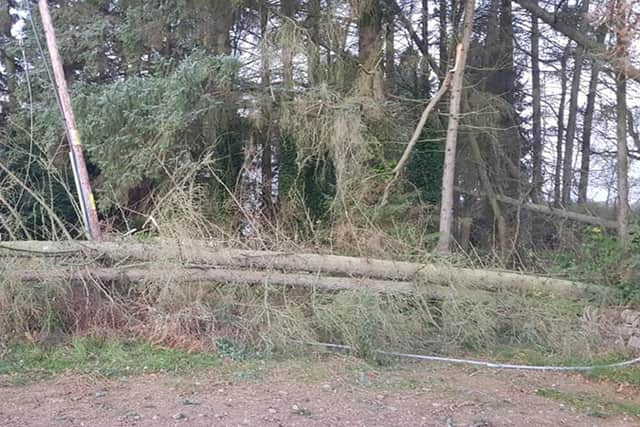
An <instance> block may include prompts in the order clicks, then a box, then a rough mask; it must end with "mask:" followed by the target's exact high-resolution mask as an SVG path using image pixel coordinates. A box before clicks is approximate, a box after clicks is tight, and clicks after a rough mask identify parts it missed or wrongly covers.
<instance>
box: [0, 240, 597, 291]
mask: <svg viewBox="0 0 640 427" xmlns="http://www.w3.org/2000/svg"><path fill="white" fill-rule="evenodd" d="M43 255H44V256H60V257H70V256H75V257H84V258H87V257H91V258H93V259H100V258H105V259H107V260H108V262H109V263H111V264H122V263H125V262H150V263H156V262H162V263H165V264H166V263H173V264H177V265H181V266H182V267H188V266H192V267H198V268H208V267H216V268H217V269H216V270H212V271H222V270H218V268H230V269H233V270H234V271H235V270H237V271H247V270H250V271H247V272H250V273H251V274H256V275H258V276H251V277H255V280H256V281H257V280H258V278H257V277H261V278H262V279H264V278H265V277H267V276H268V275H270V274H275V273H271V272H270V270H275V271H278V272H286V273H307V274H308V273H312V274H314V275H326V276H330V275H333V276H340V277H334V278H335V279H341V281H354V280H357V279H360V278H362V279H375V280H385V281H390V283H398V282H393V281H401V282H415V283H417V284H419V285H422V284H424V285H432V286H444V287H456V285H458V284H460V285H462V286H465V287H475V288H480V289H489V290H496V289H501V288H506V289H519V290H524V291H533V292H543V293H551V294H554V295H559V296H565V297H582V296H584V293H585V292H597V293H601V292H603V291H606V289H605V288H602V287H599V286H595V285H589V284H584V283H579V282H573V281H568V280H561V279H556V278H549V277H541V276H533V275H525V274H519V273H513V272H501V271H492V270H476V269H469V268H456V267H452V266H447V265H436V264H420V263H412V262H403V261H389V260H378V259H369V258H355V257H347V256H339V255H320V254H310V253H298V252H270V251H251V250H238V249H224V248H222V249H221V248H214V247H210V246H208V245H207V244H206V243H205V242H201V241H189V242H180V244H176V242H162V241H161V242H158V243H157V244H142V243H133V242H102V243H96V242H35V241H31V242H3V243H2V244H0V256H35V257H40V256H43ZM255 270H266V271H262V272H259V271H255ZM129 271H131V270H129ZM188 271H191V272H193V271H197V270H196V269H195V268H192V269H189V270H188ZM128 274H133V273H128ZM152 274H153V273H152ZM210 274H212V275H216V274H218V275H220V274H222V273H210ZM160 277H162V276H160ZM213 277H214V276H212V278H213ZM313 277H316V276H313ZM238 280H240V279H238ZM401 286H402V285H400V287H401Z"/></svg>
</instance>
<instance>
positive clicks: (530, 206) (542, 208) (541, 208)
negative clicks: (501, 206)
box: [456, 187, 618, 229]
mask: <svg viewBox="0 0 640 427" xmlns="http://www.w3.org/2000/svg"><path fill="white" fill-rule="evenodd" d="M456 191H458V192H460V193H463V194H469V195H471V196H476V197H488V196H487V195H486V194H483V193H480V194H479V193H478V192H476V191H468V190H464V189H462V188H458V187H456ZM495 197H496V199H497V200H498V201H500V202H502V203H507V204H509V205H515V206H519V207H521V208H523V209H527V210H529V211H532V212H538V213H542V214H546V215H552V216H556V217H559V218H564V219H570V220H572V221H577V222H582V223H584V224H591V225H598V226H600V227H604V228H614V229H615V228H617V227H618V223H617V222H616V221H612V220H609V219H605V218H600V217H598V216H591V215H586V214H581V213H578V212H572V211H569V210H566V209H557V208H552V207H550V206H546V205H540V204H537V203H530V202H521V201H520V200H517V199H514V198H511V197H507V196H503V195H501V194H496V195H495Z"/></svg>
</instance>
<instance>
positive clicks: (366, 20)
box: [357, 0, 384, 100]
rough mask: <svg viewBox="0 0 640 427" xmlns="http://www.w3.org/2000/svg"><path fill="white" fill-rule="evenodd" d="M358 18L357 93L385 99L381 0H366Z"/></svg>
mask: <svg viewBox="0 0 640 427" xmlns="http://www.w3.org/2000/svg"><path fill="white" fill-rule="evenodd" d="M364 3H365V4H366V5H364V6H363V11H362V12H361V13H360V16H358V17H357V20H358V53H359V59H360V71H359V74H358V79H357V93H358V95H360V96H364V97H370V98H373V99H376V100H382V99H384V76H383V70H382V65H383V64H382V48H383V26H382V19H383V14H382V9H381V7H380V0H371V1H369V2H364Z"/></svg>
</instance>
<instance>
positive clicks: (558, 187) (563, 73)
mask: <svg viewBox="0 0 640 427" xmlns="http://www.w3.org/2000/svg"><path fill="white" fill-rule="evenodd" d="M570 48H571V42H569V43H567V45H566V46H565V48H564V51H563V52H562V57H561V58H560V104H559V105H558V126H557V127H558V130H557V132H558V134H557V141H556V169H555V174H554V181H553V196H554V202H555V204H556V206H560V205H561V204H562V145H563V141H564V103H565V100H566V97H567V57H568V56H569V49H570Z"/></svg>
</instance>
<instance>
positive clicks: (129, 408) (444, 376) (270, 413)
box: [0, 357, 640, 427]
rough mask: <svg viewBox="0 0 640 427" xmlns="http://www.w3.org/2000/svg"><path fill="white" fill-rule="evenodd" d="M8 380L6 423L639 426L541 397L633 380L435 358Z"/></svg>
mask: <svg viewBox="0 0 640 427" xmlns="http://www.w3.org/2000/svg"><path fill="white" fill-rule="evenodd" d="M4 380H5V381H3V378H0V426H3V427H10V426H11V427H13V426H16V427H17V426H19V427H23V426H243V425H247V426H445V427H450V426H475V427H481V426H527V427H535V426H616V427H624V426H640V419H639V418H635V417H633V416H631V415H624V414H620V413H617V414H602V413H598V412H597V411H595V410H594V411H590V410H589V409H588V408H584V407H573V406H572V405H571V404H567V403H562V401H558V400H554V399H550V398H545V397H541V396H540V393H539V390H541V389H544V390H552V392H553V391H556V390H557V391H558V392H559V393H568V394H571V393H586V394H588V395H589V396H595V397H599V398H601V399H602V401H607V402H617V403H623V404H624V403H628V404H632V405H635V404H639V403H640V393H638V389H635V388H633V387H631V386H621V385H619V384H614V383H608V382H596V381H591V380H588V379H586V378H584V377H583V376H580V375H567V374H552V373H523V372H515V371H492V370H476V369H470V368H462V367H452V366H445V365H434V364H431V365H429V364H405V365H402V366H400V367H397V366H396V367H393V368H375V367H372V366H369V365H366V364H364V363H362V362H358V361H354V360H353V359H349V358H342V357H330V358H325V359H322V360H314V361H298V362H280V363H275V362H254V363H251V364H236V363H235V362H232V363H231V362H230V363H229V364H226V365H223V366H222V367H220V369H216V370H214V371H208V372H200V373H197V374H194V375H192V376H188V377H187V376H175V375H168V374H149V375H144V376H133V377H127V378H122V379H115V380H114V379H107V378H100V377H97V376H77V375H63V376H57V377H55V378H50V379H47V380H42V381H38V382H31V383H27V384H22V385H16V384H15V382H13V383H12V382H9V381H6V378H5V379H4Z"/></svg>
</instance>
